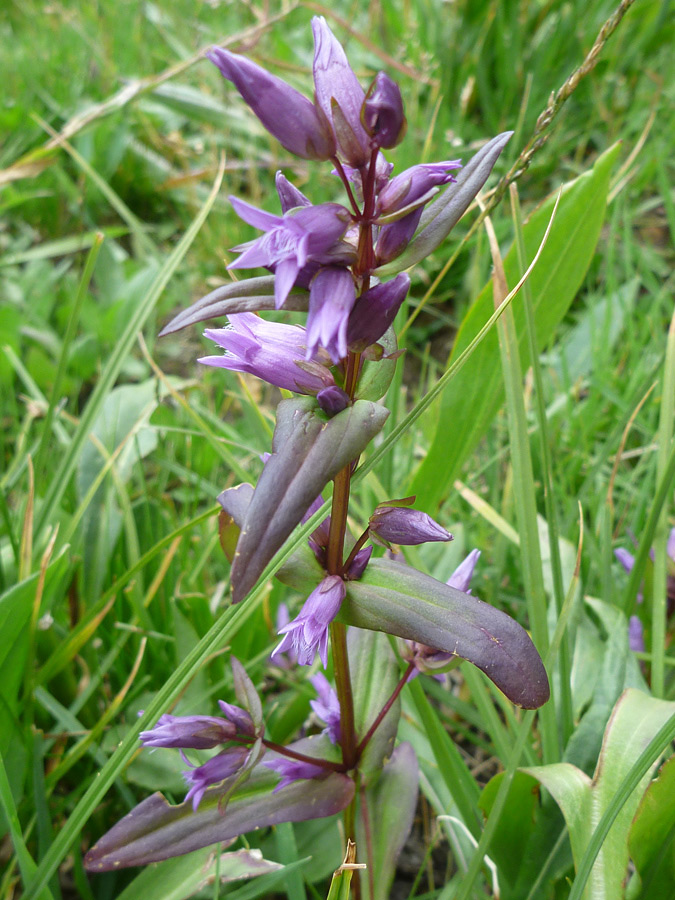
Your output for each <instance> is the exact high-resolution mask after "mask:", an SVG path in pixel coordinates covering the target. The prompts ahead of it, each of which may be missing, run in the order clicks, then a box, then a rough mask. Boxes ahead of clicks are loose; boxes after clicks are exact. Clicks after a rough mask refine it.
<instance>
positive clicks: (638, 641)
mask: <svg viewBox="0 0 675 900" xmlns="http://www.w3.org/2000/svg"><path fill="white" fill-rule="evenodd" d="M628 646H629V647H630V649H631V650H632V651H633V652H634V653H644V652H645V638H644V629H643V627H642V622H641V621H640V617H639V616H631V617H630V619H629V620H628Z"/></svg>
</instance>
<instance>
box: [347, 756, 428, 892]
mask: <svg viewBox="0 0 675 900" xmlns="http://www.w3.org/2000/svg"><path fill="white" fill-rule="evenodd" d="M417 768H418V767H417V757H416V756H415V751H414V750H413V748H412V746H411V745H410V744H408V743H403V744H399V745H398V747H397V748H396V749H395V750H394V752H393V753H392V755H391V759H390V760H389V761H388V762H387V763H386V765H385V766H384V767H383V768H382V770H381V772H380V775H379V777H378V778H377V780H376V781H374V782H373V783H372V785H370V786H369V787H368V788H367V789H366V792H365V803H366V804H367V808H368V817H367V824H366V821H365V820H364V816H363V814H361V815H360V816H359V819H358V824H357V842H356V845H357V847H358V848H359V862H364V861H365V860H366V855H365V851H366V848H367V847H370V848H371V852H372V858H369V859H368V864H369V865H368V871H367V872H365V873H364V874H363V875H362V877H361V895H362V897H363V898H364V900H387V898H388V897H389V892H390V889H391V883H392V881H393V879H394V873H395V871H396V861H397V860H398V857H399V854H400V852H401V850H402V849H403V845H404V844H405V842H406V840H407V838H408V835H409V834H410V829H411V828H412V823H413V819H414V818H415V810H416V808H417V794H418V784H419V777H418V772H417ZM366 828H368V830H369V831H370V834H369V835H368V836H366ZM371 866H372V868H371Z"/></svg>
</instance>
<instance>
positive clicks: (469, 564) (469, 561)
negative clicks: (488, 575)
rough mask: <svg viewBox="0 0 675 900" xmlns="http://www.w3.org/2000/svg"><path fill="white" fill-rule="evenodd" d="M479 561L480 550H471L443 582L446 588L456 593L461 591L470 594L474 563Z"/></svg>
mask: <svg viewBox="0 0 675 900" xmlns="http://www.w3.org/2000/svg"><path fill="white" fill-rule="evenodd" d="M479 559H480V550H472V551H471V553H469V554H468V556H465V557H464V559H463V560H462V561H461V563H460V564H459V565H458V566H457V568H456V569H455V571H454V572H453V573H452V575H451V576H450V577H449V578H448V580H447V581H446V582H445V583H446V584H447V585H448V587H451V588H455V590H457V591H463V592H464V593H465V594H470V593H471V589H470V587H469V585H470V584H471V579H472V578H473V570H474V569H475V568H476V563H477V562H478V560H479Z"/></svg>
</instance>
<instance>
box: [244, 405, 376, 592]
mask: <svg viewBox="0 0 675 900" xmlns="http://www.w3.org/2000/svg"><path fill="white" fill-rule="evenodd" d="M388 415H389V411H388V410H386V409H385V408H384V407H382V406H377V405H376V404H375V403H370V402H368V401H367V400H357V401H356V402H355V403H354V405H353V406H350V407H348V408H347V409H345V410H343V411H342V412H341V413H338V414H337V415H336V416H334V417H333V418H332V419H329V420H328V421H326V420H325V417H324V416H323V415H322V414H320V413H319V411H318V410H317V407H316V404H315V403H314V401H311V400H309V399H308V398H303V399H300V400H283V401H282V402H281V403H280V404H279V407H278V409H277V425H276V429H275V432H274V441H273V445H272V446H273V453H272V455H271V457H270V458H269V460H268V461H267V463H266V464H265V468H264V470H263V473H262V475H261V476H260V480H259V481H258V484H257V486H256V489H255V491H254V494H253V498H252V500H251V503H250V505H249V507H248V510H247V512H246V518H245V520H244V523H243V526H242V529H241V534H240V535H239V541H238V543H237V549H236V552H235V556H234V562H233V563H232V575H231V580H232V595H233V599H234V602H235V603H238V602H239V601H240V600H243V598H244V597H245V596H246V594H247V593H248V592H249V591H250V590H251V588H252V587H253V585H254V584H255V583H256V581H257V580H258V578H259V577H260V575H261V574H262V572H263V570H264V568H265V566H266V565H267V563H268V562H269V561H270V560H271V559H272V557H273V556H274V554H275V553H276V552H277V550H279V548H280V547H281V546H282V545H283V543H284V541H285V540H286V538H287V537H288V536H289V535H290V533H291V532H292V531H293V529H294V528H295V526H296V525H297V524H298V523H299V522H300V520H301V519H302V517H303V516H304V514H305V513H306V512H307V509H308V508H309V505H310V503H311V502H312V501H313V500H314V499H315V498H316V497H317V496H318V495H319V494H320V493H321V491H322V489H323V488H324V487H325V485H326V484H327V483H328V482H329V481H330V480H331V479H332V478H334V477H335V476H336V475H337V473H338V472H339V471H340V469H342V468H344V467H345V466H346V465H348V464H349V463H350V462H352V460H355V459H357V458H358V456H359V455H360V454H361V453H362V451H363V450H365V448H366V447H367V446H368V444H369V442H370V441H371V440H372V439H373V438H374V437H375V435H376V434H377V433H378V432H379V431H380V429H381V428H382V426H383V425H384V423H385V421H386V419H387V416H388Z"/></svg>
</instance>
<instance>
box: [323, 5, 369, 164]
mask: <svg viewBox="0 0 675 900" xmlns="http://www.w3.org/2000/svg"><path fill="white" fill-rule="evenodd" d="M312 32H313V34H314V88H315V94H316V102H317V104H318V105H319V106H320V107H321V109H322V110H323V112H324V114H325V116H326V118H327V119H328V121H329V122H330V124H331V127H332V129H333V134H334V135H335V140H336V143H337V147H338V151H339V154H340V156H341V157H342V158H343V159H344V161H345V162H346V163H348V164H349V165H350V166H357V167H358V166H362V165H364V164H365V163H366V162H367V161H368V159H369V157H370V139H369V137H368V135H367V134H366V131H365V129H364V127H363V125H362V124H361V107H362V106H363V102H364V100H365V94H364V92H363V88H362V87H361V85H360V84H359V80H358V78H357V77H356V75H355V74H354V72H353V71H352V68H351V66H350V65H349V63H348V62H347V57H346V55H345V51H344V50H343V49H342V46H341V45H340V42H339V41H338V40H337V38H336V37H335V35H334V34H333V32H332V31H331V30H330V28H329V27H328V25H327V24H326V20H325V19H324V18H323V16H317V17H315V18H313V19H312Z"/></svg>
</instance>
